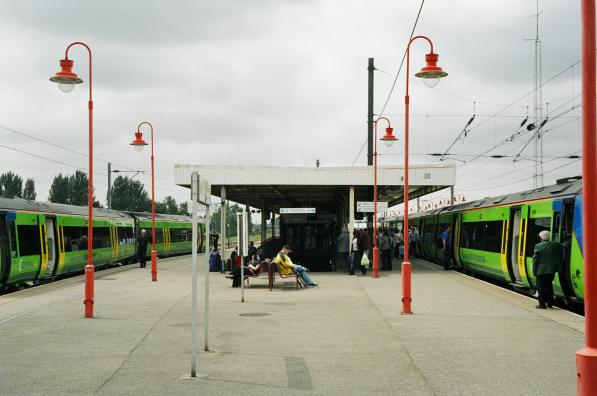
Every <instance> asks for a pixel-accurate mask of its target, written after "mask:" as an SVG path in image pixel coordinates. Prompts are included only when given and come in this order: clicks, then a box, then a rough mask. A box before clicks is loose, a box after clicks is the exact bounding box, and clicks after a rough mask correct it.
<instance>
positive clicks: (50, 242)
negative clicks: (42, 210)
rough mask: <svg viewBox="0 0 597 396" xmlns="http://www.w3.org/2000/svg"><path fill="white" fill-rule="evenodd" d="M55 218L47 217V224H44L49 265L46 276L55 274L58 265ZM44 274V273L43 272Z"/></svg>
mask: <svg viewBox="0 0 597 396" xmlns="http://www.w3.org/2000/svg"><path fill="white" fill-rule="evenodd" d="M54 224H55V222H54V219H50V218H48V217H46V224H45V225H44V231H45V235H46V240H45V241H44V242H45V245H46V246H45V248H46V257H47V261H48V267H47V268H46V273H45V276H52V275H54V268H55V267H56V261H57V260H56V246H57V244H56V234H57V233H55V232H54ZM42 276H43V274H42Z"/></svg>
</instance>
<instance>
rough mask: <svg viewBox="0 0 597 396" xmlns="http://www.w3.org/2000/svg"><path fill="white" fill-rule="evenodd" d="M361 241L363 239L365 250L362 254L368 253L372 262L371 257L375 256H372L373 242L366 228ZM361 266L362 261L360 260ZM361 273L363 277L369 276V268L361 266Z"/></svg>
mask: <svg viewBox="0 0 597 396" xmlns="http://www.w3.org/2000/svg"><path fill="white" fill-rule="evenodd" d="M361 239H362V248H363V250H362V252H363V253H367V256H369V260H371V257H373V256H372V255H371V240H370V239H369V230H368V229H366V228H365V229H364V230H363V231H362V232H361ZM361 257H362V256H361ZM359 265H361V261H360V260H359ZM361 273H362V274H363V275H367V267H364V266H363V265H361Z"/></svg>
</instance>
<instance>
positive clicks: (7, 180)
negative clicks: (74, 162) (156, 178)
mask: <svg viewBox="0 0 597 396" xmlns="http://www.w3.org/2000/svg"><path fill="white" fill-rule="evenodd" d="M88 180H89V179H88V178H87V174H86V173H85V172H81V171H76V172H75V173H74V174H72V175H69V174H65V175H63V174H62V173H59V174H58V175H56V176H54V179H53V180H52V185H51V186H50V191H49V194H48V201H49V202H53V203H61V204H66V205H75V206H87V202H88V197H89V192H88ZM110 191H111V193H112V205H111V207H112V209H115V210H128V211H134V212H150V211H151V198H150V196H149V193H148V192H147V191H145V187H144V186H143V183H141V182H140V181H138V180H132V179H131V178H128V177H125V176H118V177H117V178H116V179H115V180H114V183H113V185H112V186H111V188H110ZM0 197H6V198H23V199H28V200H35V198H36V197H37V193H36V192H35V181H34V180H33V179H32V178H28V179H27V180H26V181H25V183H23V179H22V178H21V177H20V176H19V175H17V174H15V173H14V172H12V171H9V172H5V173H3V174H1V175H0ZM93 206H94V207H97V208H101V207H103V205H102V204H101V203H100V202H99V201H98V200H96V199H95V195H94V197H93ZM155 211H156V213H165V214H188V204H187V203H186V202H182V203H180V204H178V203H177V202H176V200H175V199H174V198H173V197H172V196H167V197H166V198H164V200H163V201H161V202H156V203H155Z"/></svg>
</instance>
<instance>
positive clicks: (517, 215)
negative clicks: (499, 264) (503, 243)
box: [508, 207, 524, 285]
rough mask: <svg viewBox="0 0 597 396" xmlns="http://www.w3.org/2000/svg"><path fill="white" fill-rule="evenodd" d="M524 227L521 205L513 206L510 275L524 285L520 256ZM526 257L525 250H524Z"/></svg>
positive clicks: (516, 281)
mask: <svg viewBox="0 0 597 396" xmlns="http://www.w3.org/2000/svg"><path fill="white" fill-rule="evenodd" d="M522 227H523V220H522V217H521V212H520V207H517V208H512V210H511V212H510V238H509V239H510V243H509V245H510V255H509V260H508V269H509V272H510V277H511V278H512V279H513V280H514V283H517V284H520V285H522V277H521V275H520V268H519V258H520V252H521V250H522V246H523V241H524V238H523V237H521V234H523V232H521V230H522ZM522 255H523V259H524V250H523V251H522Z"/></svg>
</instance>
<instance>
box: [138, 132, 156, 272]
mask: <svg viewBox="0 0 597 396" xmlns="http://www.w3.org/2000/svg"><path fill="white" fill-rule="evenodd" d="M143 124H146V125H149V128H151V280H152V282H157V280H158V256H157V253H156V250H155V245H156V243H157V239H156V237H155V172H154V166H153V163H154V155H153V125H151V123H149V122H147V121H143V122H142V123H140V124H139V126H138V127H137V132H135V139H134V140H133V141H132V142H131V146H133V147H134V148H135V150H137V151H142V150H143V149H144V148H145V146H147V143H146V142H145V140H143V133H142V132H141V125H143Z"/></svg>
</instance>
